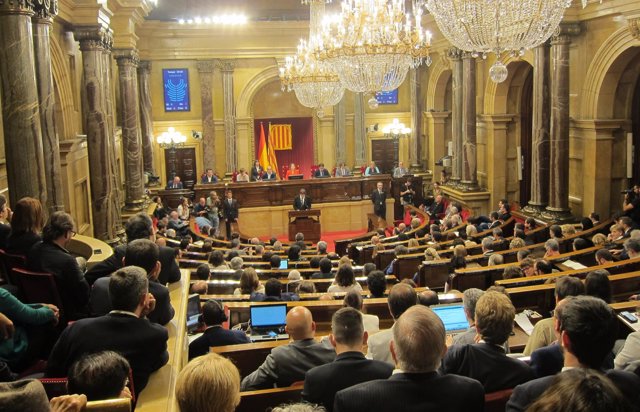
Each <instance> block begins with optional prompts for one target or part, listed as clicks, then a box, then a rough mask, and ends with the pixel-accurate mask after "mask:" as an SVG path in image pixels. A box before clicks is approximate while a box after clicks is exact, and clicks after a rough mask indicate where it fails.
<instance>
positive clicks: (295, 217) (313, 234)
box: [289, 209, 320, 242]
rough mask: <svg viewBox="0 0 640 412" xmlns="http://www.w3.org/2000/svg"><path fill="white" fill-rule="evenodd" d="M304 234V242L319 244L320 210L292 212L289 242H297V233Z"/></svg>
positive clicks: (290, 215)
mask: <svg viewBox="0 0 640 412" xmlns="http://www.w3.org/2000/svg"><path fill="white" fill-rule="evenodd" d="M298 232H300V233H302V234H303V235H304V240H309V241H312V242H317V241H319V240H320V210H319V209H310V210H290V211H289V240H290V241H294V240H296V233H298Z"/></svg>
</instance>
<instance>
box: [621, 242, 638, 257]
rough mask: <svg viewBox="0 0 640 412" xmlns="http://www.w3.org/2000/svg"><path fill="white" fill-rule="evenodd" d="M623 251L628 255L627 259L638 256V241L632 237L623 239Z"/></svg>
mask: <svg viewBox="0 0 640 412" xmlns="http://www.w3.org/2000/svg"><path fill="white" fill-rule="evenodd" d="M624 251H625V252H626V253H627V255H628V256H629V259H635V258H636V257H638V256H640V241H639V240H637V239H633V238H631V239H627V240H625V242H624Z"/></svg>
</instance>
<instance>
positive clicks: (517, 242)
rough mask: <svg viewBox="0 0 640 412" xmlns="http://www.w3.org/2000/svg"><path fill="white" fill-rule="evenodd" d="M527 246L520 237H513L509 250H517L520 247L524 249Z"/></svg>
mask: <svg viewBox="0 0 640 412" xmlns="http://www.w3.org/2000/svg"><path fill="white" fill-rule="evenodd" d="M526 245H527V244H526V243H525V242H524V239H522V238H520V237H514V238H513V239H511V242H509V249H517V248H520V247H525V246H526Z"/></svg>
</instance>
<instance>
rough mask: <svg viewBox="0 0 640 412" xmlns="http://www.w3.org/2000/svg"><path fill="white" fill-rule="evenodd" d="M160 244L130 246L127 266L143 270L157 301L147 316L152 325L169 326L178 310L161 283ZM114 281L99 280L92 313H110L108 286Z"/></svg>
mask: <svg viewBox="0 0 640 412" xmlns="http://www.w3.org/2000/svg"><path fill="white" fill-rule="evenodd" d="M159 253H160V252H159V249H158V245H156V244H155V243H153V242H152V241H150V240H148V239H136V240H134V241H133V242H129V243H128V244H127V250H126V254H125V257H124V264H125V265H127V266H137V267H140V268H142V269H144V270H145V271H146V273H147V277H148V278H149V293H150V294H151V295H152V296H153V298H154V300H155V306H154V308H153V309H152V310H151V313H149V314H148V315H147V319H149V320H150V321H151V322H153V323H158V324H160V325H166V324H167V323H169V321H170V320H171V319H173V316H174V315H175V311H174V309H173V306H171V296H170V295H169V289H167V287H166V286H163V285H161V284H159V283H158V281H157V279H158V275H159V274H160V261H159V260H158V258H159V256H160V255H159ZM110 282H111V278H100V279H98V280H96V282H95V283H94V284H93V287H92V288H91V313H92V314H93V315H95V316H103V315H106V314H107V313H109V312H110V311H111V301H110V299H109V283H110Z"/></svg>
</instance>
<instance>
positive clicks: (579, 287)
mask: <svg viewBox="0 0 640 412" xmlns="http://www.w3.org/2000/svg"><path fill="white" fill-rule="evenodd" d="M582 294H584V284H583V283H582V282H581V281H580V279H578V278H574V277H572V276H562V277H560V278H558V279H557V280H556V286H555V289H554V297H555V301H556V306H557V305H558V303H559V302H560V301H561V300H563V299H565V298H567V297H568V296H578V295H582ZM554 340H556V337H555V332H554V325H553V318H547V319H542V320H541V321H538V322H537V323H536V325H535V326H534V327H533V332H531V336H529V339H528V340H527V345H526V346H525V348H524V351H523V354H524V355H525V356H529V355H531V353H532V352H533V351H534V350H536V349H538V348H541V347H543V346H547V345H550V344H551V343H552V342H553V341H554Z"/></svg>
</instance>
